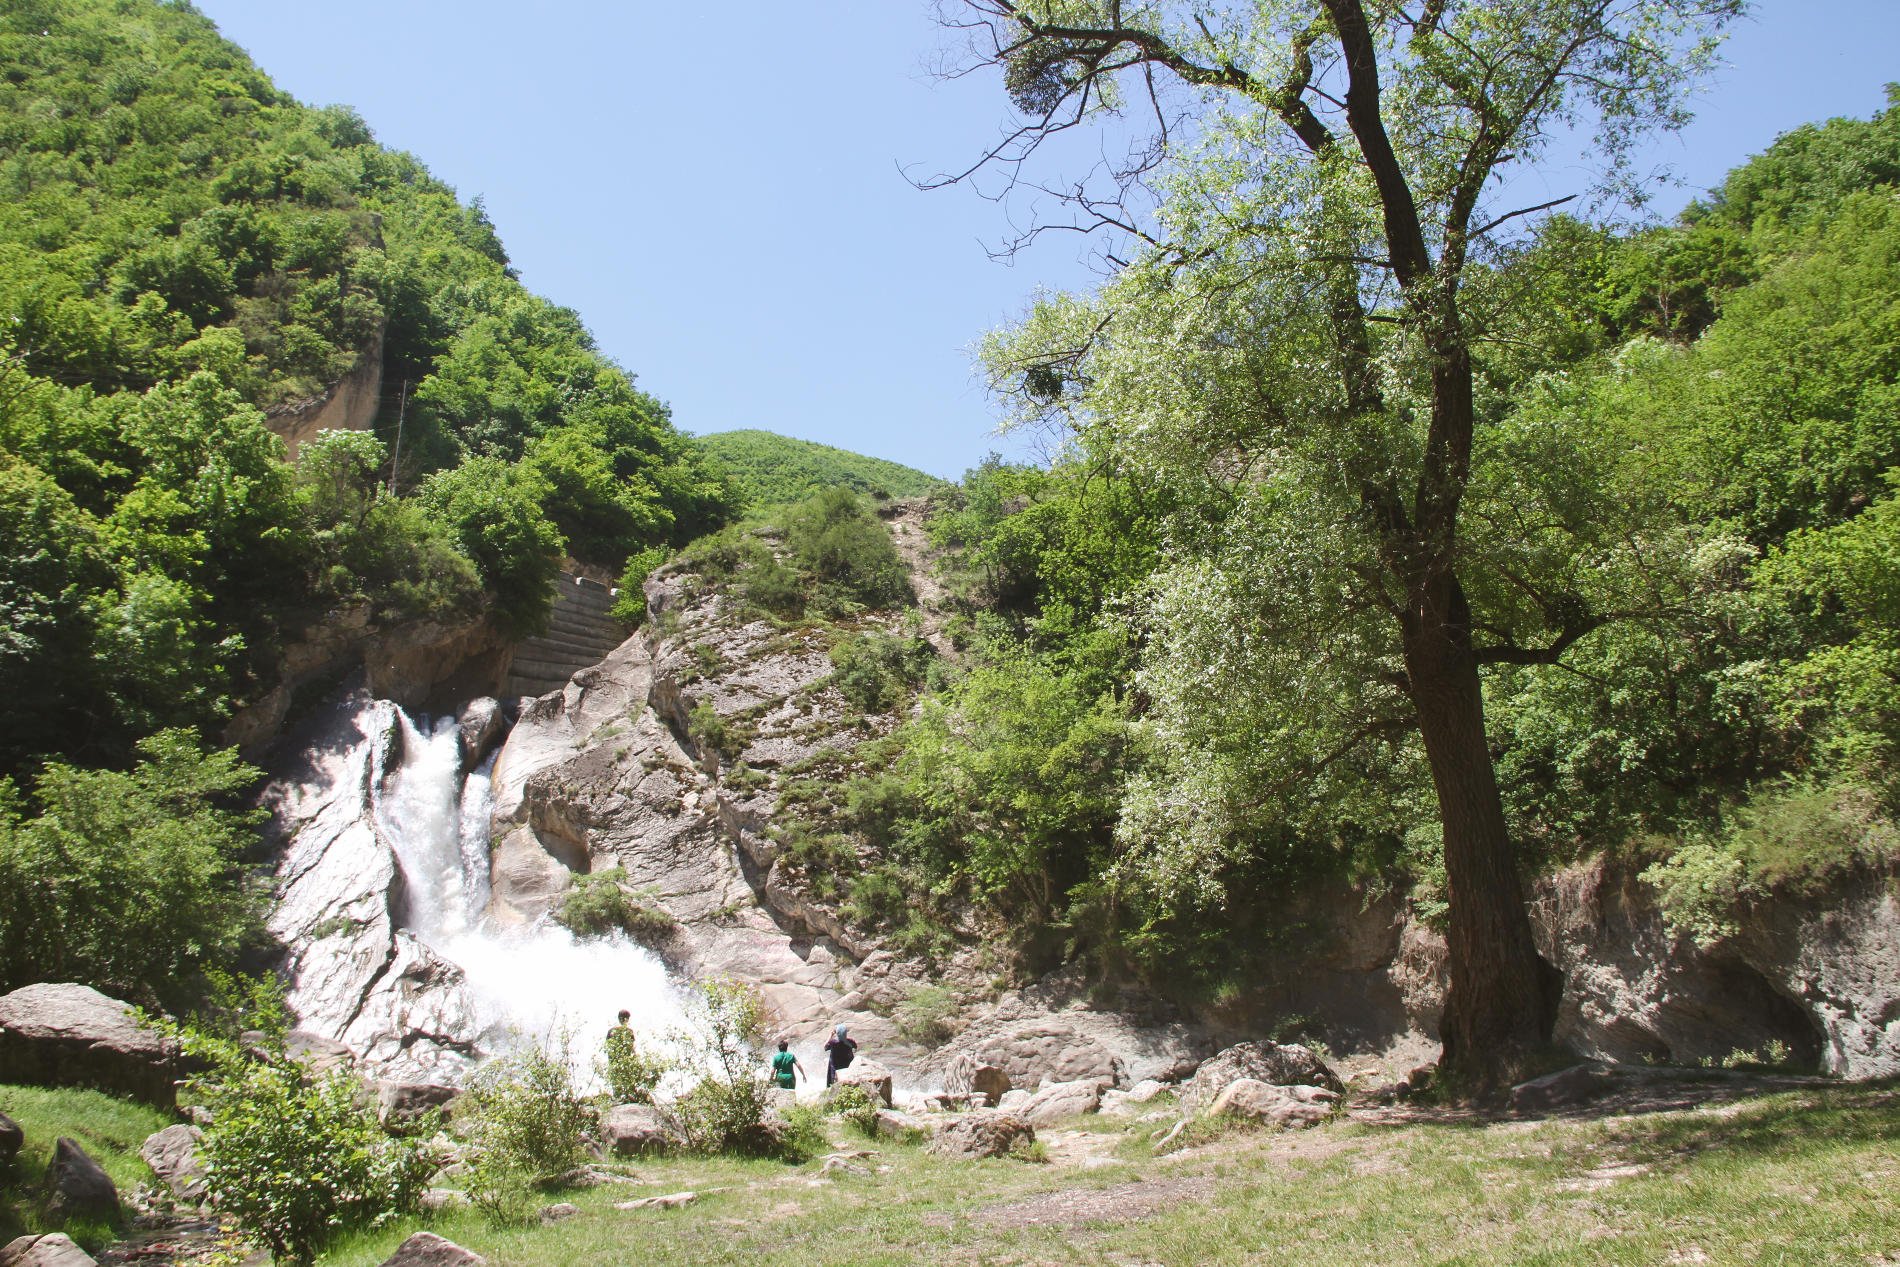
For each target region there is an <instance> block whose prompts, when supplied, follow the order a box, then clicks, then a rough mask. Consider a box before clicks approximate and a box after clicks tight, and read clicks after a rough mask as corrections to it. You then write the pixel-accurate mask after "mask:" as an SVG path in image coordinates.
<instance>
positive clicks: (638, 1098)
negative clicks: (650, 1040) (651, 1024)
mask: <svg viewBox="0 0 1900 1267" xmlns="http://www.w3.org/2000/svg"><path fill="white" fill-rule="evenodd" d="M604 1063H605V1066H606V1068H605V1070H604V1072H605V1073H606V1077H607V1091H608V1094H609V1095H611V1096H612V1097H613V1102H614V1103H615V1104H651V1103H653V1091H654V1088H656V1087H658V1086H659V1085H660V1080H661V1079H662V1078H664V1077H666V1075H667V1074H668V1073H669V1072H670V1071H671V1070H672V1068H673V1066H672V1063H671V1062H669V1061H667V1060H666V1059H665V1058H663V1057H659V1056H649V1055H646V1054H645V1053H643V1052H642V1051H641V1050H640V1048H639V1046H638V1045H637V1044H635V1042H634V1040H633V1031H631V1030H625V1029H622V1028H621V1027H619V1026H615V1027H614V1028H613V1029H610V1030H608V1031H607V1053H606V1059H605V1062H604Z"/></svg>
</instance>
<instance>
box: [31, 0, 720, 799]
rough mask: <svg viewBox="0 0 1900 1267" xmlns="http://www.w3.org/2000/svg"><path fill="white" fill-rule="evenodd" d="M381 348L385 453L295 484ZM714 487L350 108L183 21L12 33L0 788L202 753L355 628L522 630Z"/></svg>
mask: <svg viewBox="0 0 1900 1267" xmlns="http://www.w3.org/2000/svg"><path fill="white" fill-rule="evenodd" d="M370 358H375V359H377V360H380V369H381V393H380V402H379V403H380V407H379V408H378V409H377V410H376V411H375V416H374V418H373V419H371V422H372V430H371V431H368V432H351V433H348V434H338V435H337V436H336V437H334V438H333V439H332V440H326V441H322V442H317V443H310V444H306V445H304V446H303V448H302V450H301V451H300V454H299V460H298V461H297V463H296V464H295V465H290V464H287V463H286V462H285V461H284V458H285V455H286V449H285V446H284V444H283V442H282V441H280V440H279V439H278V438H277V437H276V436H275V435H273V434H271V431H270V429H269V428H268V426H267V416H268V415H269V413H270V412H271V411H273V410H285V409H294V408H296V407H298V405H299V402H307V401H311V400H313V399H318V400H320V399H321V398H322V396H323V393H325V392H326V391H327V390H328V389H330V388H331V387H332V386H333V385H335V384H338V383H339V382H342V381H343V380H345V379H346V378H349V377H350V376H351V375H352V374H353V373H354V372H355V371H357V370H359V369H363V370H369V369H373V368H375V365H374V363H373V361H371V360H370ZM372 403H375V402H374V401H373V402H372ZM399 418H400V421H401V423H402V428H403V430H402V439H401V443H400V446H398V445H397V444H396V443H395V440H396V430H397V424H398V420H399ZM398 448H399V450H400V456H401V469H400V470H393V469H392V461H393V452H392V451H394V450H397V449H398ZM392 490H393V492H395V493H400V494H402V495H401V496H394V495H391V494H392ZM731 498H732V493H731V489H730V487H729V486H728V485H726V484H724V483H723V482H722V481H721V480H720V479H719V478H718V477H717V476H716V475H715V474H714V473H713V472H712V471H711V470H710V468H709V467H708V465H707V463H706V462H705V459H704V458H703V456H702V455H701V453H700V450H699V449H698V448H697V447H696V446H694V445H692V444H690V443H689V442H688V441H687V440H686V438H685V437H684V436H682V435H681V434H680V433H679V432H678V431H676V430H675V429H674V427H673V425H672V422H671V419H670V417H669V415H668V411H667V408H666V407H665V406H664V405H663V404H661V403H660V402H659V401H657V400H655V399H654V398H652V397H651V396H649V395H647V394H646V393H645V392H643V391H641V390H639V388H637V387H636V386H635V385H634V381H633V379H632V377H631V376H630V375H629V374H627V373H626V372H625V371H623V370H622V369H620V368H619V367H618V366H616V365H614V364H613V363H612V362H611V361H609V360H608V359H607V358H605V357H604V356H602V355H601V354H600V353H599V352H598V350H597V349H596V348H595V345H594V342H593V339H592V336H591V335H589V333H588V332H587V330H586V328H585V326H583V325H582V323H581V320H580V318H579V316H578V315H576V314H575V313H574V312H572V311H570V310H568V309H565V308H560V307H557V306H555V305H553V304H550V303H548V302H547V301H546V300H544V299H542V298H540V297H538V296H536V295H533V294H531V293H529V292H528V291H527V290H526V289H524V288H523V287H522V285H521V283H520V281H519V280H518V279H517V278H516V276H515V273H514V270H513V269H512V268H511V267H510V266H509V261H508V255H507V253H506V251H505V250H504V249H503V247H502V243H501V240H500V238H499V237H498V236H497V234H496V231H495V228H494V226H493V225H492V224H491V223H490V222H489V220H488V218H487V217H486V216H485V215H484V214H483V212H482V209H481V205H480V203H479V202H476V203H474V204H467V203H463V202H461V201H460V200H459V199H458V198H457V197H456V194H455V191H454V190H452V189H450V188H448V187H447V186H445V185H443V184H442V183H441V182H440V181H437V180H435V179H434V178H433V177H431V176H430V174H429V172H428V170H427V169H426V168H425V167H424V166H423V165H422V164H421V163H420V162H418V161H417V160H416V159H415V158H413V157H411V156H410V155H407V154H403V153H399V152H395V151H391V150H388V149H385V148H384V147H382V146H380V145H378V144H376V142H375V139H374V137H373V135H372V133H371V131H370V128H369V126H368V125H367V124H366V123H365V122H364V120H363V119H361V118H360V117H358V116H357V115H356V114H355V113H354V112H353V111H351V110H349V109H348V108H347V107H341V106H332V107H327V108H324V109H312V108H309V107H307V106H304V105H302V104H300V103H299V102H297V101H296V100H294V99H293V98H291V97H290V96H288V95H287V94H285V93H284V92H282V91H280V90H279V89H278V88H277V87H276V86H275V85H273V84H272V83H271V81H270V79H269V78H268V77H267V76H265V75H264V74H263V72H261V71H260V70H258V69H257V67H255V66H254V65H252V64H251V61H250V59H249V58H248V57H247V56H246V55H245V53H244V51H243V50H242V49H240V48H238V47H236V46H235V45H233V44H231V43H229V42H228V41H226V40H224V39H223V38H221V37H220V36H219V35H218V32H217V30H216V28H215V27H213V26H212V24H211V23H210V22H209V21H207V20H206V19H205V18H204V17H203V16H202V15H200V14H198V13H197V12H195V11H194V10H192V8H191V7H190V6H189V5H182V4H162V3H158V2H157V0H61V2H60V3H46V2H45V0H31V2H30V3H21V4H15V5H9V6H7V7H6V8H5V9H4V10H0V542H4V543H5V544H4V546H0V611H4V612H5V614H6V619H5V621H4V625H5V628H6V630H7V633H6V636H5V637H4V638H0V694H4V695H5V696H6V698H7V699H8V700H9V702H10V703H11V705H12V707H13V709H14V717H15V722H16V724H15V725H14V726H12V727H9V729H8V734H7V735H6V736H5V737H0V775H5V774H8V773H16V772H17V773H28V772H30V771H31V770H32V769H33V767H34V766H35V765H36V764H37V763H38V762H39V761H41V760H43V759H46V758H49V757H52V758H66V759H71V758H75V757H77V758H79V759H81V760H84V761H87V762H93V761H100V762H109V763H114V764H124V763H126V762H127V761H128V760H129V759H130V757H131V755H132V752H133V750H134V744H135V743H136V741H138V740H139V739H141V738H142V737H144V736H147V735H150V734H152V733H153V732H154V731H156V730H159V729H162V728H165V727H170V726H190V727H195V728H198V729H199V730H200V731H201V732H209V731H212V730H214V729H215V728H216V727H217V726H218V725H219V724H220V723H221V721H222V720H223V718H225V717H226V716H228V715H229V714H230V712H231V710H232V708H233V707H235V706H237V705H241V704H242V703H243V702H244V701H245V700H246V699H249V698H254V697H255V696H256V695H257V694H258V693H259V692H260V691H261V690H263V689H267V688H268V686H269V685H270V675H271V674H272V673H273V672H274V671H275V665H276V663H277V650H278V648H280V647H281V646H282V645H283V643H284V641H285V640H286V639H287V638H289V637H292V636H295V634H296V633H297V632H298V631H299V630H300V629H301V628H303V627H304V625H306V624H307V623H308V622H309V621H310V620H312V619H321V618H322V617H323V615H324V613H326V612H328V611H333V610H335V609H337V608H340V607H356V606H368V607H369V608H370V609H371V611H372V613H373V618H374V619H375V620H377V621H379V622H384V623H387V622H393V621H400V620H405V619H413V618H417V617H425V616H429V617H453V618H457V619H467V618H469V617H471V616H473V615H475V614H476V613H478V612H481V611H486V613H487V614H488V615H489V616H490V618H491V619H493V620H494V621H495V622H496V623H497V624H498V625H501V626H504V627H507V628H509V629H512V630H516V631H526V630H530V629H532V628H534V627H535V626H536V625H537V624H538V623H539V622H540V621H541V620H543V619H544V618H545V615H546V610H547V606H548V603H549V579H550V577H551V575H552V574H553V572H554V570H555V569H556V568H558V566H559V563H560V559H561V557H562V555H563V554H573V555H575V556H577V557H580V558H583V559H586V560H589V561H592V562H597V563H600V564H603V565H606V566H617V565H618V564H619V563H620V561H621V560H622V559H624V558H625V557H626V556H627V555H629V554H631V553H634V552H636V551H640V550H645V549H655V548H664V547H668V546H674V545H678V544H681V543H683V542H685V541H687V540H690V539H692V538H693V537H696V536H698V535H700V534H702V533H704V532H706V531H708V530H710V529H712V528H715V527H717V526H718V525H719V524H720V523H721V522H723V521H724V519H725V518H726V517H727V515H728V514H729V512H730V510H731Z"/></svg>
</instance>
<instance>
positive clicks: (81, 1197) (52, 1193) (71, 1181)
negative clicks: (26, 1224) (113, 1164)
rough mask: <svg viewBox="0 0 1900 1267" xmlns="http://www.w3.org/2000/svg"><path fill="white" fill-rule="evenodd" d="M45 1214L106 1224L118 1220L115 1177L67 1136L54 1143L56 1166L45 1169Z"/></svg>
mask: <svg viewBox="0 0 1900 1267" xmlns="http://www.w3.org/2000/svg"><path fill="white" fill-rule="evenodd" d="M46 1212H47V1213H48V1214H51V1215H52V1216H53V1217H54V1218H58V1219H69V1218H83V1219H94V1220H97V1221H99V1222H103V1223H110V1222H115V1221H117V1219H118V1217H119V1189H118V1188H117V1186H115V1185H114V1184H113V1182H112V1176H111V1175H108V1174H107V1173H106V1172H105V1170H104V1169H103V1168H102V1167H101V1166H100V1165H99V1163H98V1162H96V1161H94V1160H93V1159H92V1158H91V1157H89V1156H87V1155H86V1150H85V1149H83V1148H81V1147H80V1146H79V1143H78V1141H77V1140H72V1139H68V1138H66V1137H65V1136H64V1135H62V1136H60V1137H59V1139H58V1140H56V1141H55V1142H54V1144H53V1164H52V1165H51V1166H48V1167H47V1168H46Z"/></svg>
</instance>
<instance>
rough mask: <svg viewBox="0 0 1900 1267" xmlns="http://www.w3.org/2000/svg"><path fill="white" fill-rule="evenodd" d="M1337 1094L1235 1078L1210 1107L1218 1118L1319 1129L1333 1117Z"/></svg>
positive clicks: (1283, 1126)
mask: <svg viewBox="0 0 1900 1267" xmlns="http://www.w3.org/2000/svg"><path fill="white" fill-rule="evenodd" d="M1338 1099H1339V1093H1338V1092H1337V1091H1333V1090H1330V1089H1328V1088H1326V1087H1311V1086H1291V1087H1282V1086H1275V1085H1273V1084H1272V1083H1268V1082H1262V1081H1260V1080H1259V1079H1258V1078H1236V1079H1234V1081H1232V1082H1230V1083H1228V1084H1227V1086H1226V1087H1224V1088H1223V1089H1222V1090H1221V1093H1220V1094H1219V1095H1218V1096H1216V1097H1215V1099H1214V1103H1213V1105H1212V1106H1210V1107H1209V1109H1208V1112H1209V1114H1211V1115H1213V1116H1215V1117H1237V1118H1243V1119H1245V1120H1247V1121H1251V1122H1260V1123H1263V1124H1265V1125H1268V1126H1277V1127H1281V1128H1283V1129H1287V1128H1291V1129H1297V1128H1301V1127H1307V1126H1317V1125H1319V1124H1320V1123H1321V1122H1324V1121H1325V1120H1326V1119H1327V1118H1328V1117H1330V1116H1332V1111H1333V1110H1332V1106H1333V1104H1334V1102H1336V1101H1337V1100H1338Z"/></svg>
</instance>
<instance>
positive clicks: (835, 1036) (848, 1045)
mask: <svg viewBox="0 0 1900 1267" xmlns="http://www.w3.org/2000/svg"><path fill="white" fill-rule="evenodd" d="M845 1029H846V1027H845V1026H844V1025H839V1026H837V1027H836V1028H834V1029H833V1030H832V1031H831V1038H830V1040H829V1041H828V1042H826V1043H825V1085H826V1086H830V1085H832V1084H833V1083H835V1082H836V1081H838V1071H839V1070H840V1069H845V1068H848V1067H850V1064H851V1060H852V1058H853V1057H854V1056H856V1055H857V1054H858V1045H857V1044H856V1043H854V1042H852V1041H851V1040H850V1039H849V1038H846V1037H845Z"/></svg>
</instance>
